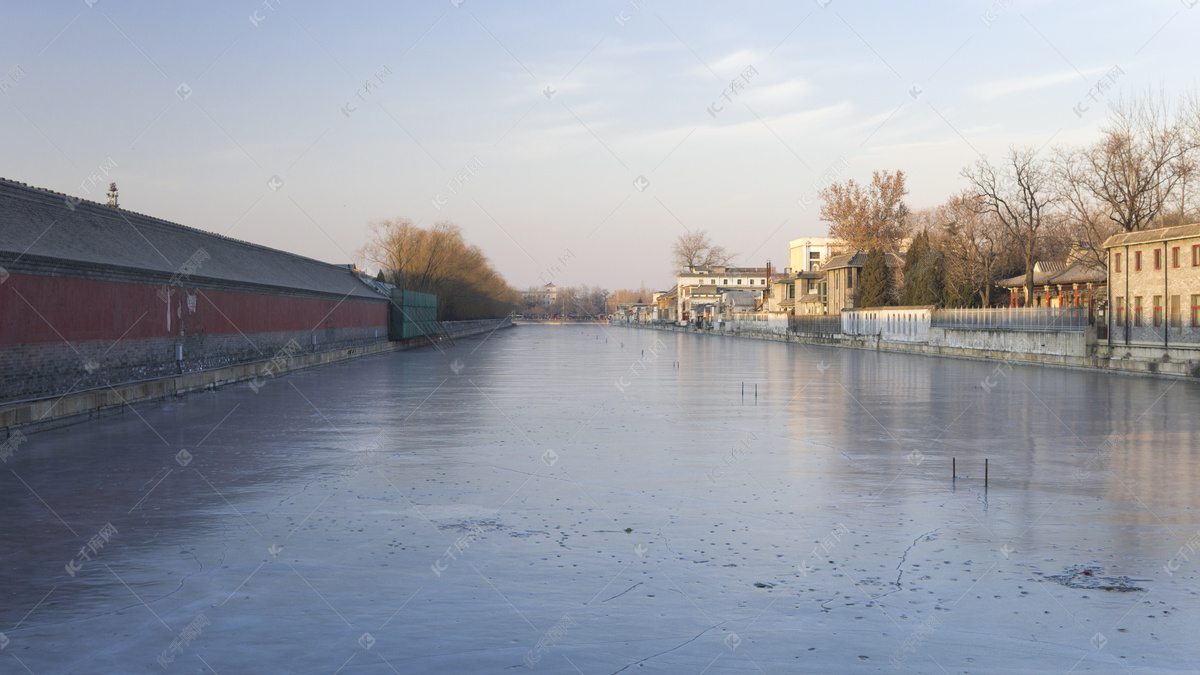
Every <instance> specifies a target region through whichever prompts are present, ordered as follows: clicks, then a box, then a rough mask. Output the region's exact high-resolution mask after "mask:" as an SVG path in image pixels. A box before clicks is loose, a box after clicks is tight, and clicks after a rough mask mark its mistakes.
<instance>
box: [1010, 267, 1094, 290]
mask: <svg viewBox="0 0 1200 675" xmlns="http://www.w3.org/2000/svg"><path fill="white" fill-rule="evenodd" d="M1106 281H1108V274H1107V272H1105V271H1104V269H1103V268H1098V267H1093V266H1091V265H1088V264H1087V263H1086V262H1084V261H1082V260H1076V261H1075V262H1073V263H1071V264H1070V265H1068V264H1067V263H1066V262H1057V261H1044V262H1043V261H1038V262H1037V263H1035V264H1034V266H1033V285H1034V286H1044V285H1046V284H1049V285H1054V284H1086V283H1105V282H1106ZM996 285H997V286H1003V287H1005V288H1019V287H1021V286H1024V285H1025V275H1024V274H1018V275H1017V276H1015V277H1010V278H1008V279H1001V280H1000V281H997V282H996Z"/></svg>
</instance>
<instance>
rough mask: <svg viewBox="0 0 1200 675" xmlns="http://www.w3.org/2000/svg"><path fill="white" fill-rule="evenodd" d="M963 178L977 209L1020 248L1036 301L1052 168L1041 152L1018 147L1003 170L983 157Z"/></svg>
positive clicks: (1051, 200)
mask: <svg viewBox="0 0 1200 675" xmlns="http://www.w3.org/2000/svg"><path fill="white" fill-rule="evenodd" d="M962 176H963V177H964V178H966V179H967V181H968V183H969V184H970V187H969V188H968V195H969V196H970V197H972V198H973V199H972V200H971V202H970V203H971V204H972V205H973V207H974V208H975V209H976V210H977V211H978V212H979V213H986V214H991V215H992V216H994V217H995V218H996V220H997V221H998V222H999V223H1000V225H1001V226H1003V227H1004V229H1005V230H1007V231H1008V233H1009V235H1011V237H1012V239H1013V241H1014V242H1015V244H1016V245H1017V246H1018V247H1019V248H1020V252H1021V258H1022V260H1023V262H1024V263H1025V293H1026V297H1029V298H1032V297H1033V266H1034V264H1035V263H1036V262H1037V254H1038V247H1039V243H1040V241H1039V237H1040V235H1041V234H1042V228H1043V227H1044V226H1045V225H1047V224H1049V223H1050V221H1051V219H1052V215H1051V213H1050V207H1051V206H1052V205H1053V204H1054V193H1053V189H1052V188H1053V172H1052V167H1051V166H1050V164H1049V163H1048V162H1047V161H1046V160H1045V159H1043V158H1041V157H1039V156H1038V152H1037V150H1034V149H1032V148H1018V147H1015V146H1014V147H1010V148H1009V151H1008V158H1007V160H1006V161H1005V163H1004V165H1002V166H1001V167H997V166H995V165H993V164H992V163H991V162H989V161H988V159H987V158H986V157H983V158H981V159H980V160H979V161H977V162H976V163H975V164H974V166H969V167H966V168H964V169H963V170H962Z"/></svg>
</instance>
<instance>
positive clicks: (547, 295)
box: [525, 283, 558, 307]
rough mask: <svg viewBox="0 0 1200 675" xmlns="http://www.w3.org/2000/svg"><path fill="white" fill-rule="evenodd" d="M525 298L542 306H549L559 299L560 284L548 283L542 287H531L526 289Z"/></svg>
mask: <svg viewBox="0 0 1200 675" xmlns="http://www.w3.org/2000/svg"><path fill="white" fill-rule="evenodd" d="M525 299H526V301H527V302H529V303H531V304H535V305H541V306H542V307H549V306H550V305H553V304H554V302H555V301H556V300H558V286H555V285H554V284H553V283H549V284H546V285H545V286H542V287H541V288H537V287H534V288H531V289H529V290H527V291H525Z"/></svg>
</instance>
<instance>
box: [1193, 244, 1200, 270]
mask: <svg viewBox="0 0 1200 675" xmlns="http://www.w3.org/2000/svg"><path fill="white" fill-rule="evenodd" d="M1192 267H1200V244H1193V245H1192Z"/></svg>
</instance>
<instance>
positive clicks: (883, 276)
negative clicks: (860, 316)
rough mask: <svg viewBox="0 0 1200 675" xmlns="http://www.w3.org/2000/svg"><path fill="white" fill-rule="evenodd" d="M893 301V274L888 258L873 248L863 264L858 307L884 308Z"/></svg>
mask: <svg viewBox="0 0 1200 675" xmlns="http://www.w3.org/2000/svg"><path fill="white" fill-rule="evenodd" d="M891 299H892V273H891V270H889V269H888V267H887V256H885V255H884V253H883V251H881V250H879V249H877V248H873V249H871V250H870V251H868V252H867V259H866V261H865V262H863V267H862V279H861V281H860V282H859V285H858V303H857V306H858V307H884V306H886V305H888V304H889V303H890V302H891Z"/></svg>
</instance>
